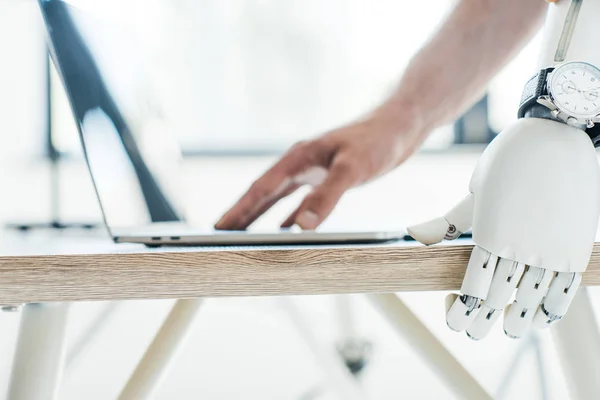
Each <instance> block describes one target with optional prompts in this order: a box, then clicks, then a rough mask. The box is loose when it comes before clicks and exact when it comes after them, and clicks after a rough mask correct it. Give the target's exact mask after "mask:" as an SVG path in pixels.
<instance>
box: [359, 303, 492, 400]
mask: <svg viewBox="0 0 600 400" xmlns="http://www.w3.org/2000/svg"><path fill="white" fill-rule="evenodd" d="M367 296H368V297H369V299H370V300H371V301H372V302H373V304H374V305H375V306H376V307H377V308H378V309H379V310H380V311H381V312H382V313H383V315H384V316H385V317H386V318H387V320H388V322H390V324H391V325H392V326H393V328H394V329H395V330H396V331H397V332H398V333H399V334H400V335H402V337H403V338H404V340H406V342H407V343H408V344H409V345H410V346H411V347H412V348H413V349H415V350H416V351H417V352H418V353H419V355H420V356H421V357H422V358H423V359H424V361H425V362H426V363H427V364H428V365H429V367H430V368H431V369H432V370H433V371H435V372H436V373H437V375H438V377H439V378H441V379H442V380H443V381H444V382H445V383H446V385H447V387H448V388H449V389H450V390H451V391H452V392H453V393H454V394H455V395H456V396H457V397H458V398H460V399H473V400H485V399H489V400H491V399H492V396H490V395H489V394H488V393H487V391H486V390H485V389H484V388H483V386H481V384H480V383H479V382H477V381H476V380H475V378H473V376H471V374H469V372H468V371H467V370H466V369H465V368H464V367H463V366H462V365H461V364H460V363H459V362H458V360H456V358H454V356H453V355H452V354H451V353H450V352H449V351H448V350H447V349H446V348H445V347H444V346H443V345H442V343H441V342H440V341H439V340H438V339H437V338H436V337H435V336H434V335H433V334H432V333H431V332H430V331H429V329H427V327H426V326H425V325H424V324H423V323H422V322H421V321H420V320H419V318H417V316H416V315H415V314H414V313H413V312H412V311H411V310H410V309H409V308H408V307H407V306H406V305H405V304H404V302H402V300H400V299H399V298H398V296H396V295H395V294H393V293H389V294H369V295H367Z"/></svg>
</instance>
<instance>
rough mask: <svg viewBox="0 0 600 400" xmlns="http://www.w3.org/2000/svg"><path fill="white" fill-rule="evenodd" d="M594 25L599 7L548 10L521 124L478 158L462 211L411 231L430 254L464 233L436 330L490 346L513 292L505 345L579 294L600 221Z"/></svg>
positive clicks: (599, 75)
mask: <svg viewBox="0 0 600 400" xmlns="http://www.w3.org/2000/svg"><path fill="white" fill-rule="evenodd" d="M598 15H600V0H593V1H592V0H590V1H585V2H583V1H582V0H571V1H561V2H558V3H557V4H551V5H549V6H548V14H547V16H546V22H545V26H544V35H543V40H542V46H541V53H540V58H539V63H538V66H539V72H538V74H537V75H536V76H534V78H532V79H531V80H530V81H529V82H528V84H527V85H526V87H525V91H524V93H523V94H524V96H523V99H522V102H521V107H520V109H519V117H528V118H521V119H519V120H518V121H517V122H516V123H514V124H513V125H512V126H510V127H509V128H507V129H506V130H504V131H503V132H502V133H500V134H499V135H498V136H497V137H496V139H494V141H493V142H492V143H491V144H490V145H489V146H488V148H487V149H486V150H485V152H484V153H483V155H482V157H481V159H480V161H479V163H478V165H477V167H476V169H475V172H474V173H473V177H472V179H471V184H470V192H471V193H470V194H469V195H468V196H467V197H466V198H465V199H464V200H463V201H462V202H460V203H459V204H458V205H457V206H455V207H454V208H453V209H452V210H450V211H449V212H448V213H447V214H446V215H445V216H443V217H441V218H436V219H434V220H431V221H429V222H426V223H423V224H420V225H416V226H413V227H411V228H409V233H410V234H411V235H412V236H413V238H415V239H416V240H418V241H420V242H422V243H424V244H433V243H437V242H439V241H441V240H443V239H444V238H446V239H453V238H456V237H457V236H459V235H460V233H461V232H465V231H466V230H468V229H469V228H470V227H472V233H473V241H474V242H475V247H474V249H473V252H472V253H471V258H470V260H469V264H468V266H467V271H466V273H465V278H464V281H463V284H462V288H461V292H462V295H461V296H460V297H459V296H456V295H451V296H449V299H448V301H447V308H448V313H447V317H446V321H447V323H448V326H449V327H450V328H452V329H454V330H456V331H463V330H466V331H467V334H468V335H469V336H470V337H471V338H473V339H481V338H483V337H485V336H486V335H487V334H488V332H489V331H490V329H491V327H492V325H493V324H494V322H495V321H496V320H497V319H498V317H499V316H500V314H501V311H502V309H504V307H505V306H506V305H507V303H508V302H509V301H510V299H511V296H512V294H513V292H514V291H515V289H516V288H517V287H518V289H517V292H516V300H515V301H514V302H513V303H512V304H511V305H509V306H508V307H506V311H505V317H504V332H505V333H506V334H507V335H508V336H510V337H514V338H517V337H520V336H522V335H524V334H525V333H526V332H527V330H528V329H530V328H531V327H532V326H533V327H538V328H542V327H547V326H549V325H550V324H552V323H553V322H555V321H558V320H560V319H561V318H562V317H563V315H565V313H566V312H567V309H568V308H569V305H570V304H571V301H572V300H573V297H574V296H575V292H576V290H577V288H578V287H579V285H580V283H581V273H582V272H583V271H585V269H586V267H587V264H588V262H589V259H590V256H591V252H592V249H593V245H594V239H595V236H596V231H597V228H598V217H599V216H600V167H599V165H598V159H597V156H596V152H595V148H594V143H595V142H596V141H597V138H598V128H599V126H598V125H596V126H595V127H594V125H595V124H598V123H600V103H599V102H598V101H597V100H598V99H599V98H600V85H599V84H598V83H599V82H600V68H598V67H600V51H598V49H597V46H594V45H593V44H594V43H600V24H598V22H597V16H598ZM592 128H593V129H592ZM590 138H592V140H590Z"/></svg>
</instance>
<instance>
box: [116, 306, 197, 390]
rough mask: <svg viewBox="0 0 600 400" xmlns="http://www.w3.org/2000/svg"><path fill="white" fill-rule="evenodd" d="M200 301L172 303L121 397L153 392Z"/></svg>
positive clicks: (192, 320)
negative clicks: (169, 310)
mask: <svg viewBox="0 0 600 400" xmlns="http://www.w3.org/2000/svg"><path fill="white" fill-rule="evenodd" d="M201 304H202V300H201V299H194V300H178V301H177V302H176V303H175V305H174V306H173V308H172V309H171V312H170V313H169V315H168V316H167V319H166V320H165V322H164V323H163V324H162V326H161V327H160V330H159V331H158V333H157V334H156V336H155V337H154V340H153V341H152V343H151V344H150V346H149V347H148V350H146V353H145V354H144V357H142V359H141V361H140V363H139V364H138V366H137V368H136V369H135V371H134V372H133V374H132V375H131V378H129V381H128V382H127V384H126V385H125V388H124V389H123V391H122V392H121V395H120V396H119V399H120V400H146V399H151V398H152V396H154V394H155V393H156V390H157V389H158V388H159V387H160V384H161V383H162V381H163V380H164V378H165V377H166V375H167V373H168V371H169V368H170V366H171V365H172V362H173V360H174V359H175V358H176V357H177V354H178V353H179V350H181V349H182V348H183V344H184V343H185V340H186V338H187V336H188V333H189V332H190V330H191V327H192V323H193V322H194V319H195V317H196V314H197V313H198V310H199V308H200V305H201Z"/></svg>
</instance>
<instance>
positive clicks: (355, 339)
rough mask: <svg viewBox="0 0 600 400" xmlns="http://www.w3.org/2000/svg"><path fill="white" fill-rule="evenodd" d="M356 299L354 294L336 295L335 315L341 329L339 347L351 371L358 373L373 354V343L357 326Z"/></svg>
mask: <svg viewBox="0 0 600 400" xmlns="http://www.w3.org/2000/svg"><path fill="white" fill-rule="evenodd" d="M354 300H355V299H354V297H353V296H352V295H345V294H344V295H337V296H335V297H334V302H335V317H336V319H337V323H338V329H339V332H338V337H339V339H338V341H337V349H338V352H339V353H340V356H341V357H342V358H343V360H344V362H345V363H346V367H348V368H349V369H350V372H352V373H353V374H354V375H358V374H359V373H361V372H362V370H363V369H364V367H365V366H366V364H367V362H368V360H369V357H370V356H371V349H372V344H371V342H369V341H368V340H366V339H365V338H364V337H362V336H361V335H360V333H359V331H358V329H357V327H356V325H357V324H356V315H355V305H354Z"/></svg>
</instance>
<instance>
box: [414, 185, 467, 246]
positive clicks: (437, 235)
mask: <svg viewBox="0 0 600 400" xmlns="http://www.w3.org/2000/svg"><path fill="white" fill-rule="evenodd" d="M474 204H475V199H474V196H473V193H470V194H469V195H468V196H467V197H465V198H464V199H463V200H462V201H461V202H460V203H458V204H457V205H456V206H454V208H452V209H451V210H450V211H448V212H447V213H446V215H444V216H443V217H438V218H434V219H432V220H430V221H427V222H423V223H421V224H417V225H413V226H410V227H408V228H407V231H408V234H409V235H410V236H412V237H413V238H414V239H415V240H417V241H419V242H421V243H423V244H426V245H431V244H435V243H439V242H441V241H442V240H444V239H448V240H452V239H456V238H457V237H458V236H459V235H460V234H461V233H463V232H466V231H467V230H469V228H470V227H471V223H472V221H473V206H474Z"/></svg>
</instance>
